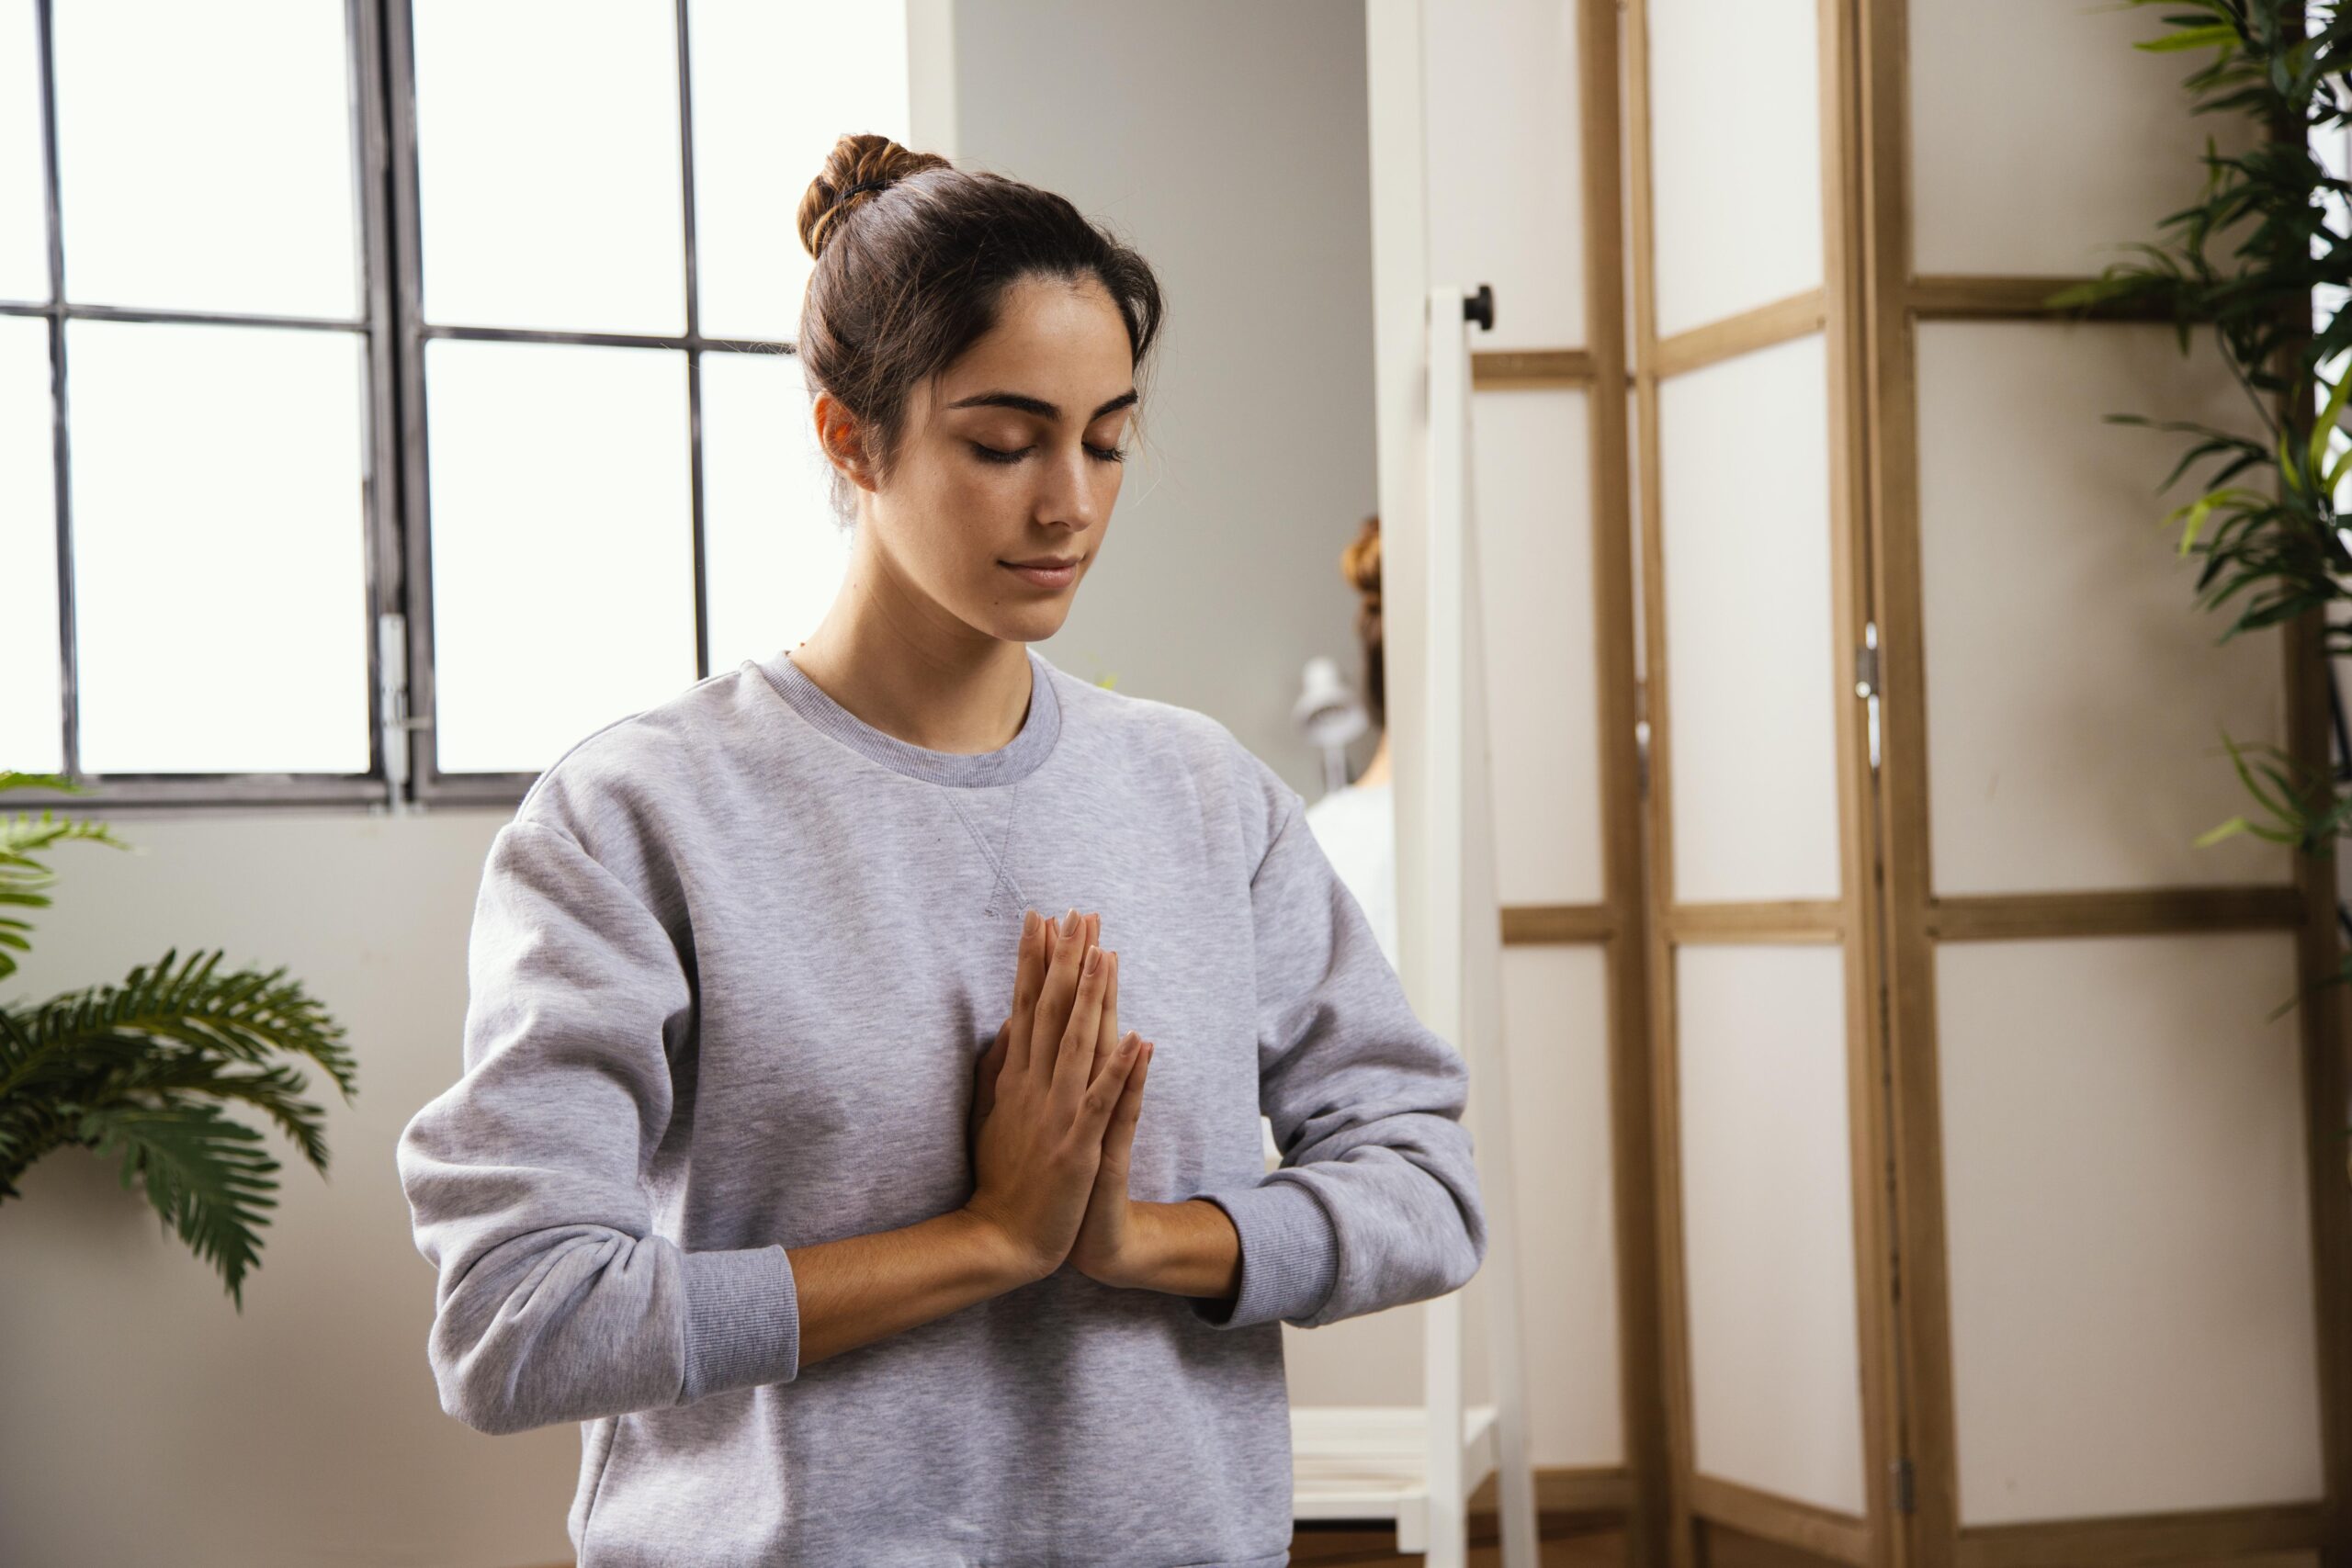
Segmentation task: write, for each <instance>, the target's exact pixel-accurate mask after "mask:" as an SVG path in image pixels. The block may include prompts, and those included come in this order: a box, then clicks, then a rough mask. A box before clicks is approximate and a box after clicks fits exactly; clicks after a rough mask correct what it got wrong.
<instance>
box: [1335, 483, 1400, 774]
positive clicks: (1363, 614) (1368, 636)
mask: <svg viewBox="0 0 2352 1568" xmlns="http://www.w3.org/2000/svg"><path fill="white" fill-rule="evenodd" d="M1340 576H1341V577H1343V578H1345V579H1346V580H1347V581H1348V586H1350V587H1351V588H1353V589H1354V590H1355V591H1356V592H1359V593H1361V594H1363V604H1361V605H1359V606H1358V607H1357V610H1356V636H1357V637H1361V638H1363V700H1364V703H1365V705H1366V706H1368V707H1370V708H1371V709H1372V722H1373V723H1374V726H1376V727H1378V728H1382V729H1385V728H1388V681H1387V671H1386V670H1385V667H1384V666H1385V662H1386V661H1385V660H1384V659H1383V658H1382V657H1381V653H1382V649H1381V641H1380V514H1379V513H1376V512H1375V513H1373V514H1372V515H1371V516H1369V517H1367V518H1365V519H1364V520H1363V525H1362V526H1361V527H1359V528H1358V529H1357V530H1356V536H1355V537H1354V538H1352V539H1351V540H1349V541H1348V546H1347V547H1346V548H1345V549H1343V550H1341V551H1340Z"/></svg>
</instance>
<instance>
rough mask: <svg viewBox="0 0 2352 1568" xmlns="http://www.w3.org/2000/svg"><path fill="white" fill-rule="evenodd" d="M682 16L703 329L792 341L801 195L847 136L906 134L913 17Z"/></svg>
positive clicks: (805, 280) (735, 1) (709, 6)
mask: <svg viewBox="0 0 2352 1568" xmlns="http://www.w3.org/2000/svg"><path fill="white" fill-rule="evenodd" d="M687 16H688V20H689V23H690V26H689V28H688V36H689V39H690V40H691V42H692V45H693V54H694V99H695V105H694V112H695V276H696V279H697V281H698V283H699V285H700V290H701V300H700V303H701V311H702V330H703V331H704V332H705V333H708V334H710V335H711V336H713V337H757V338H772V339H780V338H792V337H797V336H798V335H799V333H800V297H801V295H802V293H803V292H804V291H805V290H806V289H807V288H808V286H809V266H810V265H811V263H810V260H809V253H808V251H807V249H806V248H804V247H803V246H802V245H801V243H800V229H799V211H800V197H801V194H802V193H803V192H805V191H806V190H807V189H808V188H809V181H810V180H812V179H815V178H816V177H817V171H818V170H819V169H820V168H821V167H823V165H824V162H825V154H826V153H828V152H831V151H832V146H833V143H834V142H835V141H838V140H839V139H840V138H841V137H842V136H843V135H844V134H847V133H851V132H857V131H872V132H874V133H876V135H881V136H888V137H889V138H891V139H892V140H893V141H901V142H903V141H908V140H909V138H910V130H909V129H908V127H909V110H908V105H907V96H908V95H907V8H906V6H903V5H865V6H842V5H818V4H814V3H812V0H789V3H787V4H779V3H777V0H693V4H692V5H691V6H689V8H688V12H687ZM812 62H815V63H812Z"/></svg>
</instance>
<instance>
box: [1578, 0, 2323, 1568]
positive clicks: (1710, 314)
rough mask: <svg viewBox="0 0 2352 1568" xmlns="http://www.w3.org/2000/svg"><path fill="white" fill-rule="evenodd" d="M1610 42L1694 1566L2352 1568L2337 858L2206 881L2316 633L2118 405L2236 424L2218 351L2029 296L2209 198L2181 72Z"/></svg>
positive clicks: (1664, 1274)
mask: <svg viewBox="0 0 2352 1568" xmlns="http://www.w3.org/2000/svg"><path fill="white" fill-rule="evenodd" d="M1607 9H1611V7H1607V6H1599V5H1595V6H1587V10H1588V12H1590V11H1594V10H1602V11H1605V10H1607ZM1623 17H1624V21H1625V37H1624V39H1623V46H1624V55H1623V58H1624V61H1625V65H1626V80H1627V85H1628V95H1627V113H1626V114H1625V116H1624V118H1623V135H1624V137H1625V139H1626V142H1627V152H1629V154H1630V156H1629V177H1630V179H1631V183H1632V189H1631V192H1630V202H1629V206H1630V212H1631V229H1632V260H1631V282H1632V302H1633V326H1632V342H1633V353H1632V356H1631V358H1632V363H1631V369H1632V375H1633V393H1634V405H1635V419H1634V436H1635V457H1634V466H1635V476H1636V479H1637V480H1638V486H1637V493H1638V498H1639V502H1638V507H1637V512H1638V531H1639V536H1640V538H1641V542H1642V556H1641V565H1642V604H1643V610H1644V614H1645V631H1644V639H1643V646H1644V650H1645V707H1646V713H1647V716H1648V719H1649V728H1650V737H1649V739H1650V750H1649V757H1648V785H1649V787H1648V791H1647V795H1646V798H1645V820H1646V828H1647V834H1646V840H1645V841H1646V847H1647V852H1648V854H1647V861H1648V864H1647V882H1648V887H1649V890H1650V896H1649V899H1648V902H1647V909H1646V913H1647V917H1648V918H1647V920H1646V925H1647V929H1648V933H1649V957H1650V963H1649V965H1648V967H1649V980H1650V987H1651V997H1652V1009H1651V1017H1650V1025H1651V1032H1650V1054H1651V1065H1652V1067H1653V1069H1654V1072H1655V1075H1656V1077H1655V1086H1656V1090H1657V1094H1656V1122H1655V1132H1656V1156H1657V1187H1656V1193H1657V1221H1658V1224H1657V1232H1656V1241H1657V1267H1658V1270H1659V1278H1660V1280H1661V1299H1660V1305H1661V1314H1662V1316H1661V1330H1662V1332H1661V1337H1660V1340H1659V1352H1660V1355H1661V1359H1662V1371H1663V1373H1664V1387H1665V1398H1664V1414H1665V1423H1666V1427H1667V1430H1668V1448H1669V1451H1670V1460H1669V1463H1668V1475H1669V1479H1670V1492H1669V1499H1668V1507H1669V1522H1670V1529H1669V1532H1668V1533H1669V1540H1670V1546H1671V1560H1672V1561H1675V1562H1745V1561H1757V1562H1762V1561H1770V1562H1810V1561H1824V1562H1853V1563H1871V1564H1882V1563H1884V1564H1891V1563H1895V1562H1906V1563H1915V1564H1945V1563H1971V1564H1986V1565H1995V1564H1998V1565H2005V1568H2006V1565H2011V1564H2016V1565H2024V1564H2040V1563H2048V1564H2052V1565H2056V1564H2069V1565H2071V1564H2086V1563H2101V1562H2114V1563H2120V1562H2160V1561H2161V1562H2243V1563H2253V1562H2262V1563H2264V1564H2266V1565H2267V1564H2273V1563H2277V1564H2285V1563H2290V1562H2296V1563H2302V1562H2310V1563H2316V1562H2320V1561H2322V1559H2321V1557H2319V1556H2318V1555H2316V1554H2315V1553H2316V1551H2326V1552H2328V1553H2329V1554H2330V1555H2329V1556H2328V1557H2327V1558H2326V1559H2325V1561H2327V1562H2331V1563H2333V1562H2338V1561H2347V1560H2352V1559H2348V1558H2346V1555H2345V1554H2346V1552H2347V1551H2352V1527H2348V1526H2347V1521H2346V1516H2345V1513H2344V1508H2343V1505H2344V1501H2345V1498H2346V1476H2347V1468H2346V1467H2347V1462H2352V1455H2347V1450H2346V1413H2347V1408H2352V1402H2347V1397H2346V1376H2347V1367H2346V1351H2345V1348H2346V1312H2347V1310H2352V1295H2347V1291H2346V1268H2347V1263H2352V1247H2347V1237H2348V1236H2352V1227H2347V1213H2352V1210H2347V1201H2346V1179H2345V1176H2346V1173H2345V1170H2344V1165H2343V1160H2342V1158H2341V1156H2340V1148H2341V1145H2339V1143H2338V1142H2337V1140H2336V1137H2335V1134H2336V1133H2337V1132H2338V1131H2339V1130H2340V1128H2341V1126H2342V1124H2343V1123H2344V1122H2345V1120H2346V1106H2345V1100H2346V1075H2345V1056H2344V1037H2343V1032H2342V1006H2341V1001H2340V992H2338V991H2336V990H2335V989H2333V988H2324V989H2322V990H2320V991H2318V992H2316V993H2314V994H2313V996H2312V998H2311V999H2310V1000H2309V1001H2308V1002H2307V1004H2306V1005H2304V1006H2303V1007H2301V1009H2299V1010H2297V1011H2296V1012H2295V1013H2294V1014H2292V1015H2290V1017H2288V1018H2286V1019H2283V1020H2280V1021H2277V1022H2271V1021H2267V1013H2268V1011H2269V1010H2270V1009H2271V1008H2272V1007H2273V1006H2274V1005H2275V1004H2276V1003H2278V1002H2279V1001H2280V1000H2282V999H2284V998H2286V997H2287V996H2289V995H2290V994H2291V993H2292V992H2293V991H2294V990H2295V989H2296V987H2298V985H2300V984H2304V983H2308V982H2311V981H2314V980H2317V979H2319V978H2320V977H2321V976H2324V975H2325V974H2327V973H2329V972H2331V971H2332V970H2333V968H2334V966H2335V962H2336V953H2337V936H2336V926H2335V882H2334V871H2333V866H2332V863H2330V862H2328V861H2325V860H2312V859H2305V858H2301V857H2292V856H2290V855H2288V854H2286V853H2285V852H2279V851H2277V850H2275V849H2274V848H2273V847H2270V846H2266V845H2263V844H2261V843H2259V842H2258V841H2256V840H2250V839H2239V840H2227V841H2224V842H2223V843H2222V844H2219V845H2215V846H2212V847H2211V848H2209V849H2206V850H2201V851H2200V850H2197V849H2194V848H2193V847H2191V840H2193V839H2194V838H2195V836H2196V835H2197V833H2198V832H2199V831H2200V830H2201V829H2204V828H2206V827H2208V826H2211V824H2212V823H2213V822H2215V821H2217V820H2219V819H2221V818H2223V817H2225V816H2227V815H2230V814H2232V813H2233V812H2235V811H2237V810H2240V809H2243V808H2244V807H2245V804H2246V803H2245V802H2244V801H2243V800H2242V799H2241V798H2240V796H2239V786H2238V784H2237V782H2236V779H2235V775H2234V774H2233V773H2232V771H2231V770H2230V768H2229V765H2228V762H2227V760H2226V758H2225V757H2224V756H2223V755H2222V750H2221V748H2220V746H2219V744H2218V736H2219V734H2220V733H2221V732H2222V730H2226V731H2227V733H2229V734H2230V735H2231V736H2232V737H2233V738H2234V739H2239V740H2242V741H2247V740H2251V741H2269V742H2272V743H2278V744H2286V745H2290V746H2291V747H2292V748H2293V749H2294V750H2296V751H2297V752H2299V753H2300V754H2301V756H2303V757H2304V758H2306V759H2309V760H2312V761H2324V759H2325V757H2326V740H2325V724H2326V697H2325V690H2324V683H2323V682H2322V679H2321V675H2322V666H2321V664H2320V661H2319V658H2318V647H2317V642H2316V639H2315V638H2314V637H2312V636H2311V635H2310V634H2309V631H2308V629H2307V628H2306V629H2300V630H2298V631H2297V632H2296V633H2294V634H2293V635H2292V636H2282V635H2272V636H2268V637H2245V638H2241V639H2237V640H2235V641H2233V643H2232V644H2231V645H2229V647H2228V648H2226V649H2222V648H2216V647H2215V646H2214V642H2215V639H2216V638H2217V637H2218V636H2219V633H2220V630H2221V627H2222V622H2221V620H2220V618H2219V617H2215V616H2210V615H2206V614H2205V613H2204V612H2200V611H2198V610H2197V609H2195V608H2194V607H2193V604H2192V598H2193V593H2192V590H2191V583H2190V579H2191V577H2192V575H2193V574H2192V572H2191V570H2190V569H2189V568H2188V566H2187V565H2185V564H2184V563H2181V562H2178V561H2177V559H2176V558H2174V556H2173V554H2172V552H2171V550H2170V549H2169V548H2168V547H2167V544H2168V541H2167V538H2166V536H2165V535H2164V534H2163V533H2162V532H2161V531H2160V530H2158V529H2157V528H2156V527H2155V520H2156V519H2157V518H2158V517H2159V516H2160V514H2161V513H2162V511H2163V510H2164V507H2165V505H2168V504H2169V503H2170V502H2169V500H2166V501H2163V502H2159V500H2158V499H2157V498H2156V497H2155V495H2154V485H2155V482H2156V481H2157V480H2158V479H2161V478H2162V477H2163V475H2164V474H2165V472H2166V471H2167V470H2168V469H2169V468H2170V466H2171V463H2172V460H2173V458H2174V457H2176V456H2177V439H2175V440H2167V439H2166V438H2164V437H2161V436H2158V435H2155V434H2151V433H2148V432H2144V431H2132V432H2127V431H2123V430H2121V429H2119V428H2118V427H2116V426H2112V425H2109V424H2106V423H2102V421H2101V419H2100V416H2101V415H2102V414H2103V413H2106V412H2121V411H2127V410H2130V411H2139V412H2147V413H2150V414H2153V415H2155V416H2157V417H2160V418H2162V417H2169V418H2195V419H2208V420H2212V421H2214V422H2216V423H2228V422H2230V421H2231V420H2232V419H2233V418H2238V419H2243V418H2245V417H2247V411H2246V409H2245V405H2244V404H2243V402H2242V401H2241V402H2240V403H2239V404H2238V406H2237V407H2236V409H2235V410H2233V408H2232V407H2231V399H2232V397H2233V395H2234V393H2235V389H2234V388H2233V386H2232V384H2231V383H2230V381H2229V378H2227V376H2226V374H2225V373H2224V371H2223V369H2222V367H2220V365H2219V364H2218V362H2217V360H2215V359H2214V357H2213V356H2212V355H2211V350H2210V348H2209V349H2208V350H2207V351H2206V352H2205V354H2204V355H2202V356H2201V357H2199V356H2191V357H2190V358H2188V359H2187V360H2183V359H2182V358H2181V356H2180V355H2178V353H2177V350H2176V348H2175V346H2174V344H2173V342H2172V338H2171V334H2170V330H2169V328H2168V327H2165V326H2161V325H2157V324H2154V323H2149V322H2131V321H2099V322H2090V323H2084V322H2075V323H2065V322H2061V321H2054V320H2052V319H2049V318H2048V317H2046V316H2045V315H2044V314H2043V313H2042V312H2041V310H2040V309H2039V302H2040V301H2041V299H2042V298H2044V297H2045V296H2046V295H2047V294H2048V293H2049V292H2050V291H2052V290H2053V289H2054V288H2057V287H2058V286H2059V285H2060V284H2061V283H2063V282H2064V281H2065V280H2066V279H2067V278H2068V277H2069V276H2081V275H2085V274H2088V273H2090V272H2094V271H2096V270H2097V267H2098V265H2099V262H2100V261H2101V260H2103V259H2105V255H2106V254H2107V253H2104V252H2099V251H2098V249H2097V247H2098V246H2099V245H2102V244H2106V243H2112V242H2115V241H2119V240H2126V239H2142V238H2154V220H2155V219H2156V218H2157V217H2159V216H2161V215H2162V214H2163V213H2165V212H2168V211H2170V210H2172V209H2174V208H2176V207H2178V206H2181V205H2184V204H2186V202H2188V200H2189V199H2191V198H2192V197H2193V196H2194V194H2195V191H2196V188H2197V185H2198V178H2199V168H2198V166H2197V164H2196V162H2195V149H2196V146H2197V144H2198V141H2199V138H2201V136H2202V135H2203V134H2204V133H2205V132H2206V131H2207V130H2212V129H2214V127H2213V124H2212V122H2211V121H2210V120H2206V121H2198V122H2192V121H2191V120H2190V118H2189V116H2188V107H2187V99H2186V96H2185V94H2184V93H2183V92H2182V90H2181V89H2180V87H2179V86H2178V78H2179V76H2180V75H2181V74H2182V73H2183V71H2184V66H2183V65H2182V63H2181V59H2182V57H2178V56H2169V57H2167V56H2155V57H2151V56H2148V55H2146V54H2143V53H2138V52H2135V51H2132V50H2131V47H2130V46H2131V40H2132V39H2134V38H2137V37H2145V36H2149V34H2150V33H2151V32H2152V31H2153V30H2154V28H2156V27H2157V26H2158V23H2157V21H2156V19H2155V18H2154V17H2153V16H2150V15H2147V14H2144V13H2143V14H2136V15H2134V14H2127V13H2126V12H2125V11H2123V10H2122V9H2121V8H2112V7H2110V8H2104V9H2096V8H2092V7H2053V6H2048V5H2047V4H2044V3H2042V0H1908V3H1907V4H1906V3H1905V0H1854V3H1853V4H1848V3H1846V0H1819V3H1815V0H1777V3H1762V0H1750V3H1746V4H1742V5H1740V6H1725V5H1722V4H1718V3H1715V0H1627V5H1626V6H1625V8H1624V10H1623ZM1590 25H1594V26H1598V25H1600V24H1599V23H1593V24H1590ZM1600 129H1602V130H1605V129H1606V128H1600ZM1612 152H1613V149H1612ZM1612 219H1613V214H1604V213H1596V212H1594V211H1592V209H1591V208H1590V207H1588V220H1589V221H1591V222H1594V223H1596V224H1599V225H1601V226H1603V227H1606V226H1607V225H1608V224H1609V223H1610V222H1611V220H1612ZM1762 1543H1777V1545H1776V1546H1766V1545H1764V1544H1762Z"/></svg>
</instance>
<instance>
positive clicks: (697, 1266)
mask: <svg viewBox="0 0 2352 1568" xmlns="http://www.w3.org/2000/svg"><path fill="white" fill-rule="evenodd" d="M685 1259H686V1377H685V1385H684V1387H683V1388H682V1389H680V1390H679V1393H678V1403H679V1404H692V1403H693V1402H694V1401H695V1400H697V1399H700V1398H702V1397H703V1396H704V1395H705V1394H709V1393H725V1392H726V1391H727V1390H729V1389H730V1388H749V1387H751V1386H752V1385H753V1384H755V1383H770V1382H791V1381H792V1380H793V1379H794V1378H795V1377H797V1376H798V1375H799V1372H800V1298H799V1294H798V1292H797V1289H796V1288H795V1285H794V1282H793V1278H792V1259H791V1258H790V1257H789V1256H787V1255H786V1252H785V1250H784V1248H783V1247H745V1248H743V1249H742V1250H741V1251H735V1252H723V1251H722V1252H689V1253H687V1254H686V1255H685Z"/></svg>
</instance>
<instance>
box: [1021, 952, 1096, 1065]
mask: <svg viewBox="0 0 2352 1568" xmlns="http://www.w3.org/2000/svg"><path fill="white" fill-rule="evenodd" d="M1081 929H1082V928H1081V926H1080V920H1079V918H1078V911H1077V910H1076V909H1072V910H1071V911H1070V912H1069V917H1068V918H1067V919H1063V920H1060V921H1058V922H1056V923H1055V925H1054V927H1053V929H1052V931H1050V932H1049V935H1050V938H1051V940H1052V942H1053V953H1052V955H1051V957H1050V958H1049V959H1048V960H1047V962H1046V977H1045V980H1044V982H1043V983H1042V984H1041V985H1040V987H1038V992H1037V1007H1036V1013H1035V1018H1034V1019H1033V1020H1032V1021H1031V1025H1030V1034H1029V1076H1030V1077H1032V1078H1033V1079H1035V1081H1036V1082H1037V1083H1038V1084H1039V1085H1040V1086H1045V1085H1050V1084H1051V1083H1052V1082H1053V1081H1054V1079H1055V1077H1057V1074H1058V1073H1059V1071H1060V1067H1061V1055H1062V1052H1061V1045H1062V1034H1063V1032H1064V1030H1065V1028H1066V1027H1067V1025H1068V1023H1069V1009H1070V1001H1071V999H1072V998H1074V997H1076V996H1077V994H1078V982H1079V965H1080V961H1081V960H1082V959H1084V958H1085V956H1086V949H1085V947H1084V945H1083V944H1082V943H1080V942H1079V941H1078V940H1077V938H1078V935H1079V932H1080V930H1081Z"/></svg>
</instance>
